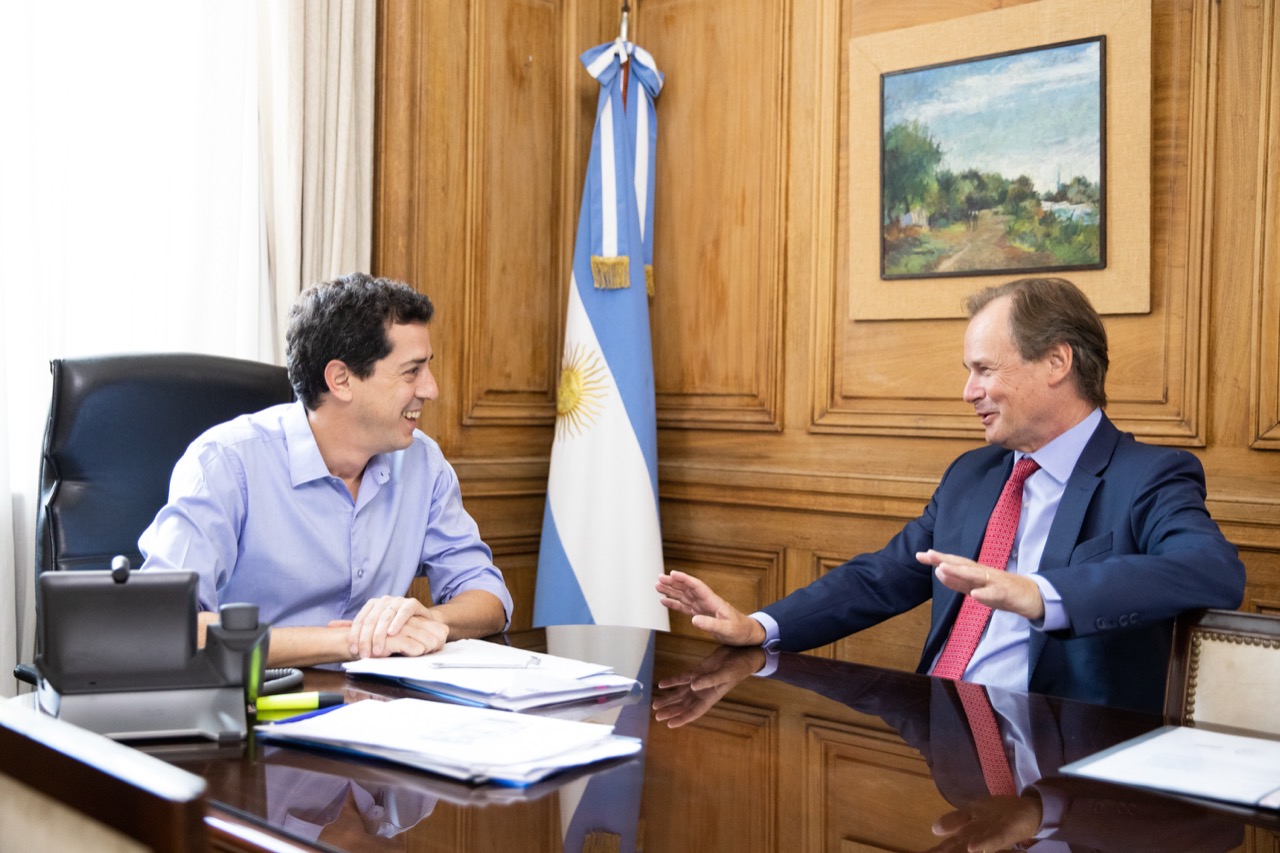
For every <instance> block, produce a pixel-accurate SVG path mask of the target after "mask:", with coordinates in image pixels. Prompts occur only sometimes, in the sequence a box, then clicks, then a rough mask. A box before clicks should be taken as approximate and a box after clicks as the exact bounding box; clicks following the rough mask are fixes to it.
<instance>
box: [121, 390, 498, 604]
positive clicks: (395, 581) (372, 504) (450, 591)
mask: <svg viewBox="0 0 1280 853" xmlns="http://www.w3.org/2000/svg"><path fill="white" fill-rule="evenodd" d="M357 494H358V496H359V497H358V499H354V500H353V499H352V497H351V492H350V491H349V490H348V489H347V487H346V485H345V484H344V483H343V482H342V480H341V479H340V478H338V477H335V476H333V475H332V474H330V473H329V469H328V467H327V466H326V465H325V463H324V459H323V458H322V457H321V456H320V448H319V447H318V446H317V445H316V441H315V437H314V435H312V432H311V425H310V424H309V423H308V421H307V413H306V409H305V408H304V407H303V405H302V403H300V402H295V403H288V404H284V405H280V406H273V407H271V408H269V409H264V410H263V411H261V412H257V413H256V414H252V415H243V416H241V417H239V418H236V419H235V420H233V421H229V422H227V423H224V424H220V425H218V426H216V427H214V428H213V429H211V430H209V431H208V432H206V433H205V434H204V435H202V436H200V437H199V438H198V439H196V440H195V441H194V442H193V443H192V444H191V446H190V447H189V448H187V452H186V453H185V454H184V455H183V456H182V458H181V459H180V460H178V464H177V465H176V466H175V467H174V469H173V477H172V479H171V480H170V484H169V502H168V503H167V504H166V505H165V506H164V508H163V509H161V510H160V512H159V514H158V515H157V516H156V518H155V520H154V521H153V522H152V523H151V526H150V527H148V528H147V529H146V530H145V531H144V532H143V534H142V537H141V538H140V539H139V540H138V547H139V549H140V550H141V552H142V554H143V556H144V557H145V558H146V559H145V562H144V563H143V569H152V568H184V569H192V570H194V571H196V572H198V573H199V575H200V592H199V598H200V607H201V609H202V610H217V609H218V604H219V603H220V602H222V603H225V602H233V601H245V602H249V603H251V604H256V605H258V609H259V610H258V615H259V618H260V619H262V620H264V621H266V622H269V623H271V624H272V625H277V626H305V625H313V626H314V625H326V624H328V623H329V622H330V621H331V620H335V619H351V618H353V617H354V616H355V615H356V614H357V613H358V612H359V611H360V608H361V607H363V606H364V603H365V602H366V601H368V600H369V599H371V598H376V597H378V596H381V595H405V594H406V593H407V592H408V589H409V583H410V581H412V580H413V578H414V577H415V576H418V575H425V576H426V577H427V579H428V580H429V581H430V583H431V595H432V598H433V600H434V601H435V603H437V604H439V603H443V602H445V601H448V600H449V599H450V598H452V597H453V596H455V595H457V594H458V593H459V592H462V591H464V590H471V589H479V590H485V591H487V592H491V593H493V594H494V595H496V596H497V597H498V599H499V600H500V601H501V602H502V605H503V607H504V608H505V609H506V613H507V619H508V621H509V620H510V618H511V595H510V593H509V592H508V591H507V588H506V585H505V584H504V583H503V580H502V573H501V572H500V571H499V570H498V569H497V567H495V566H494V565H493V555H492V553H491V552H490V551H489V548H488V546H487V545H485V544H484V542H483V541H481V539H480V532H479V529H478V528H477V527H476V523H475V521H474V520H473V519H472V518H471V516H470V515H468V514H467V512H466V510H465V509H463V507H462V494H461V491H460V488H459V485H458V477H457V475H456V474H455V473H454V471H453V468H452V467H451V466H450V465H449V463H448V462H447V461H445V458H444V455H443V454H442V453H441V452H440V447H439V446H438V445H437V444H436V443H435V442H434V441H432V440H431V439H430V438H428V437H427V436H426V435H424V434H423V433H422V432H420V431H417V430H415V431H414V434H413V444H412V445H410V446H409V447H408V448H407V449H405V450H398V451H395V452H393V453H385V454H379V455H377V456H374V457H373V458H372V459H370V460H369V463H368V464H367V465H366V466H365V469H364V475H363V479H362V480H361V482H360V488H359V489H358V490H357Z"/></svg>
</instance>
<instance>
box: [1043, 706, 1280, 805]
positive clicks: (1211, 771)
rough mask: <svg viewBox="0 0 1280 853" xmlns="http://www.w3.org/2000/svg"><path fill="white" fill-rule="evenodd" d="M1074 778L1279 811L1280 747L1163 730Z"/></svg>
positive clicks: (1090, 762)
mask: <svg viewBox="0 0 1280 853" xmlns="http://www.w3.org/2000/svg"><path fill="white" fill-rule="evenodd" d="M1061 772H1063V773H1066V774H1068V775H1071V776H1083V777H1086V778H1089V779H1100V780H1102V781H1105V782H1118V783H1120V784H1124V785H1136V786H1139V787H1142V788H1151V789H1154V790H1158V791H1168V792H1171V793H1177V794H1190V795H1191V796H1195V797H1205V798H1207V799H1212V800H1223V801H1226V802H1232V803H1241V804H1244V805H1249V806H1259V807H1262V808H1268V809H1280V741H1274V740H1267V739H1265V738H1255V737H1246V736H1244V735H1235V734H1225V733H1223V732H1215V731H1209V730H1207V729H1197V728H1193V727H1190V726H1165V727H1163V728H1159V729H1156V730H1155V731H1153V732H1149V733H1148V734H1145V735H1143V736H1141V737H1138V738H1134V739H1133V740H1129V741H1126V742H1124V743H1122V744H1119V745H1117V746H1113V747H1111V748H1110V749H1107V750H1104V751H1102V752H1100V753H1098V754H1097V755H1092V756H1090V757H1088V758H1085V759H1082V760H1080V761H1076V762H1073V763H1071V764H1068V765H1066V766H1064V767H1063V768H1062V770H1061Z"/></svg>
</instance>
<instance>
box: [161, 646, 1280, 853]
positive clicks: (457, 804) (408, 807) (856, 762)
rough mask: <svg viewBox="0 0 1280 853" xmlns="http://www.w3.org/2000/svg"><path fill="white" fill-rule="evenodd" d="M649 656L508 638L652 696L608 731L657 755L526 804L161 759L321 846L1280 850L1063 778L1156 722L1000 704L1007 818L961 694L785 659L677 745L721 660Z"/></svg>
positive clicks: (257, 756) (446, 786)
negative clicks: (694, 685)
mask: <svg viewBox="0 0 1280 853" xmlns="http://www.w3.org/2000/svg"><path fill="white" fill-rule="evenodd" d="M651 639H652V637H651V635H650V632H648V631H638V630H637V629H618V628H614V629H608V628H597V627H591V626H579V627H576V628H571V629H563V628H560V629H551V630H550V631H549V632H543V631H532V632H523V633H521V634H517V635H512V636H510V637H509V638H508V641H509V642H511V643H512V644H513V645H518V646H520V647H521V648H528V649H533V650H537V651H550V652H551V653H553V654H561V655H566V656H570V657H579V658H584V659H591V656H592V654H606V653H607V651H606V650H607V649H608V648H609V646H610V645H613V646H614V647H616V648H615V650H617V649H622V650H623V651H624V652H625V655H624V656H625V657H627V660H626V661H623V662H621V664H619V663H618V662H615V661H608V662H610V663H613V664H614V665H615V666H617V667H618V671H620V672H622V671H628V670H627V669H625V667H634V669H632V670H630V671H634V672H636V673H637V674H638V675H639V679H640V681H641V682H642V684H643V685H644V687H645V690H646V693H647V695H646V697H645V698H644V699H643V700H642V701H640V702H637V703H634V704H631V705H626V706H623V707H621V708H619V707H613V708H605V709H603V710H602V714H603V717H604V718H603V719H597V720H596V721H597V722H615V723H616V724H617V726H618V730H619V731H620V733H624V734H630V735H633V736H640V737H647V745H646V748H645V751H644V753H643V755H642V756H638V757H637V758H636V759H633V760H632V762H627V763H623V764H621V765H614V766H606V767H602V768H583V769H582V770H581V771H578V772H575V773H571V774H568V775H562V776H557V777H553V778H550V779H548V780H546V781H544V782H542V783H540V784H539V785H537V786H534V787H531V788H529V789H525V790H524V791H517V790H513V789H495V788H490V787H488V786H479V787H470V786H466V785H460V784H457V783H453V782H450V781H448V780H444V779H442V778H438V777H434V776H431V775H430V774H425V773H418V772H415V771H412V770H405V769H401V768H397V767H395V766H392V765H389V764H382V763H378V762H374V761H362V760H358V759H354V758H347V757H345V756H340V755H331V754H322V753H318V752H314V751H311V750H306V749H296V748H285V747H274V746H267V745H266V744H265V743H262V744H260V743H258V742H256V741H254V740H250V741H249V742H247V743H245V744H242V745H240V746H239V747H238V748H236V749H218V748H212V749H207V750H206V752H205V753H204V754H196V753H195V752H194V751H192V750H190V749H188V751H187V753H186V754H182V753H180V752H177V751H170V752H169V753H168V754H163V753H158V754H161V756H162V757H164V758H166V760H169V761H172V762H173V763H175V764H179V765H180V766H183V767H185V768H186V769H188V770H191V771H193V772H196V773H198V774H199V775H201V776H203V777H205V778H206V779H207V780H208V781H209V796H210V799H211V800H212V801H214V803H215V808H220V809H224V810H225V811H226V812H227V813H230V814H232V815H235V816H238V817H240V818H242V819H245V820H253V821H255V822H257V823H258V824H259V825H262V826H269V827H273V828H275V829H277V830H287V832H288V834H289V835H291V836H292V837H294V838H298V839H301V840H307V841H310V842H312V843H313V844H315V845H316V846H317V847H319V848H320V849H337V850H420V849H423V850H431V851H449V850H458V851H463V850H503V851H530V853H535V851H538V852H541V851H557V853H558V852H559V851H573V853H579V851H581V850H583V849H584V848H585V849H589V850H619V851H627V850H635V849H643V850H647V851H683V850H696V851H718V850H732V851H735V853H737V851H775V850H782V851H792V850H803V851H808V850H812V851H820V850H821V851H841V853H853V851H858V853H863V851H888V850H895V851H926V850H952V849H962V848H961V847H957V846H956V845H958V844H960V842H961V840H962V839H968V838H969V837H970V836H971V835H973V834H974V832H973V830H975V828H976V827H975V826H969V829H970V832H968V833H967V834H966V833H964V832H961V831H958V830H957V831H956V832H953V834H952V835H951V836H950V837H947V836H940V835H937V834H935V826H942V827H943V828H946V827H947V826H949V824H948V821H951V822H952V823H957V824H958V825H960V826H965V825H970V824H975V823H977V822H979V821H987V822H988V823H989V824H990V825H992V826H997V827H998V826H1000V825H1002V822H1003V824H1008V821H1009V820H1010V819H1018V820H1025V819H1026V817H1027V815H1026V813H1025V809H1024V806H1026V805H1029V804H1030V805H1034V806H1035V808H1036V815H1035V829H1033V830H1032V834H1036V833H1037V832H1039V834H1040V835H1041V836H1042V837H1041V838H1039V839H1031V840H1032V842H1033V843H1034V844H1038V845H1040V846H1036V847H1033V848H1032V849H1035V850H1037V851H1041V850H1043V851H1066V850H1073V851H1080V850H1099V851H1102V850H1107V851H1134V850H1162V851H1173V850H1177V851H1181V850H1196V851H1200V850H1203V851H1226V850H1232V849H1233V848H1234V849H1244V850H1250V851H1259V853H1260V851H1263V850H1267V851H1274V850H1276V849H1277V848H1278V847H1280V836H1277V835H1276V834H1275V830H1276V829H1277V828H1280V822H1278V821H1277V819H1276V815H1275V814H1268V813H1261V812H1253V811H1249V810H1232V809H1225V808H1220V807H1218V806H1216V805H1214V804H1210V803H1202V802H1199V801H1194V802H1193V801H1189V800H1185V799H1176V798H1172V797H1163V796H1160V795H1154V794H1146V793H1142V792H1139V791H1136V790H1132V789H1127V788H1121V787H1118V786H1112V785H1106V784H1102V783H1087V782H1085V781H1084V780H1072V779H1066V778H1060V777H1058V776H1057V775H1056V774H1055V771H1056V769H1057V767H1058V766H1060V765H1061V764H1062V763H1064V762H1066V761H1070V760H1072V759H1073V758H1076V757H1081V756H1083V755H1086V754H1088V753H1089V752H1091V751H1096V750H1097V749H1102V748H1105V747H1107V746H1110V745H1113V744H1115V743H1119V742H1121V741H1123V740H1125V739H1127V738H1128V737H1131V736H1132V735H1134V734H1140V733H1142V732H1143V731H1148V730H1150V729H1153V728H1155V727H1157V726H1159V725H1160V724H1161V723H1162V720H1160V719H1159V718H1156V717H1150V716H1146V715H1141V714H1135V713H1132V712H1119V711H1114V710H1110V709H1106V708H1101V707H1097V706H1090V705H1084V704H1081V703H1074V702H1068V701H1064V700H1057V699H1050V698H1047V697H1041V696H1035V695H1031V696H1028V695H1024V694H1009V695H1007V696H1003V697H996V698H997V700H998V701H997V702H996V703H995V704H996V705H997V707H999V706H1000V705H1001V704H1002V701H1000V700H1008V704H1009V705H1010V706H1011V707H1013V708H1014V709H1015V710H1018V709H1020V711H1019V713H1021V714H1023V715H1024V720H1025V730H1024V731H1023V732H1022V733H1021V734H1020V735H1019V737H1020V738H1021V742H1022V743H1023V745H1024V747H1025V751H1026V752H1027V753H1028V754H1029V755H1030V756H1031V759H1032V761H1031V762H1030V763H1028V762H1027V761H1026V760H1025V758H1026V756H1024V757H1023V759H1022V760H1020V763H1021V764H1023V765H1024V772H1022V773H1020V774H1019V775H1020V778H1019V786H1018V787H1019V794H1020V796H1019V797H1015V798H1005V799H1006V800H1011V801H1012V802H1004V801H994V800H993V799H992V798H991V797H990V795H989V794H988V793H987V791H986V789H985V785H984V783H983V777H982V773H981V769H980V767H979V766H978V764H977V760H976V756H975V753H974V748H973V746H972V742H971V741H970V740H969V738H968V734H967V731H966V729H964V728H962V727H961V723H962V721H963V719H964V716H963V712H962V710H961V709H960V706H959V703H958V700H957V696H956V693H955V685H954V684H951V683H949V682H940V681H936V680H934V679H930V678H928V677H925V676H919V675H915V674H910V673H902V672H893V671H887V670H880V669H875V668H872V667H865V666H859V665H855V664H845V663H837V662H833V661H829V660H824V659H821V658H816V657H808V656H801V655H782V656H781V663H780V666H779V668H778V670H777V672H776V674H775V675H774V676H773V677H770V678H759V677H745V678H743V679H741V680H740V681H736V682H735V683H734V684H732V685H729V686H728V687H726V689H725V690H724V691H723V695H722V696H717V699H718V701H714V702H711V703H708V704H707V705H706V707H704V708H701V709H700V714H699V715H698V716H696V717H695V718H693V719H691V720H689V721H688V722H687V723H686V724H685V725H684V726H682V727H680V728H676V729H670V728H668V727H667V725H666V724H665V723H664V722H657V721H654V720H653V719H652V714H651V712H650V711H649V708H650V704H651V701H652V696H651V695H649V694H648V691H649V690H650V685H652V684H655V683H658V682H660V681H663V680H665V679H671V678H674V677H676V676H679V675H680V674H681V673H683V672H686V671H688V670H690V669H692V668H694V667H696V666H697V665H698V664H699V663H700V662H702V661H703V660H704V659H706V658H707V656H708V655H709V654H711V653H712V652H713V651H714V647H713V646H710V645H707V644H705V643H701V642H697V641H692V640H688V639H685V638H680V637H673V636H670V635H665V634H659V635H657V637H656V643H655V644H653V645H650V640H651ZM646 653H649V654H647V655H646ZM650 667H651V669H650ZM306 687H307V689H318V690H343V691H345V692H346V693H347V697H348V701H352V700H354V699H356V698H368V697H377V698H392V697H399V696H406V695H416V696H421V694H416V693H411V692H409V691H406V690H403V689H396V688H393V687H389V686H388V685H385V684H380V683H376V682H368V681H363V680H358V679H346V678H344V676H343V675H342V674H341V673H339V672H333V671H325V670H318V669H317V670H311V671H309V672H308V673H307V683H306ZM655 693H656V695H657V696H659V697H661V696H663V695H665V694H666V693H667V691H663V690H658V691H656V692H655ZM1000 710H1001V713H1004V709H1003V708H1001V709H1000ZM628 715H630V716H628ZM588 719H590V717H588ZM1025 767H1032V768H1034V769H1032V770H1031V771H1030V772H1029V773H1028V772H1025ZM1006 807H1007V808H1006ZM1041 811H1043V817H1041ZM948 816H949V817H948ZM1008 825H1010V826H1015V827H1016V826H1020V824H1008ZM1009 831H1010V832H1015V833H1016V832H1020V831H1021V830H1019V829H1016V828H1015V829H1010V830H1009ZM993 837H994V836H993ZM1242 843H1243V845H1244V846H1243V847H1241V844H1242ZM948 845H950V846H948Z"/></svg>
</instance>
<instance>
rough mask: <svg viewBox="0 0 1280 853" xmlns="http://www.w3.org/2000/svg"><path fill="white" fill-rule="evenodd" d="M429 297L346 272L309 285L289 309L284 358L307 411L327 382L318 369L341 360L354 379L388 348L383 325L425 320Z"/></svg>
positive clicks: (317, 401) (428, 315)
mask: <svg viewBox="0 0 1280 853" xmlns="http://www.w3.org/2000/svg"><path fill="white" fill-rule="evenodd" d="M434 313H435V308H434V307H433V306H432V305H431V300H430V299H428V298H427V297H426V296H425V295H423V294H421V293H418V292H417V291H416V290H414V289H413V288H412V287H410V286H409V285H407V284H404V283H403V282H399V281H393V280H391V279H388V278H374V277H373V276H369V275H365V274H364V273H351V274H350V275H344V276H342V277H341V278H338V279H334V280H333V281H326V282H322V283H321V284H317V285H315V286H313V287H309V288H307V289H306V290H304V291H302V293H300V294H299V295H298V298H297V300H295V301H294V303H293V307H292V308H290V309H289V328H288V331H286V332H285V358H286V360H287V361H288V364H289V382H290V383H291V384H292V385H293V393H295V394H297V395H298V399H299V400H301V401H302V403H303V405H305V406H306V407H307V408H308V409H313V410H314V409H316V408H318V407H319V406H320V402H321V400H322V398H323V395H324V393H325V392H326V391H328V390H329V386H328V385H327V384H326V382H325V378H324V369H325V365H327V364H328V363H329V362H330V361H333V360H334V359H337V360H338V361H341V362H343V363H344V364H346V365H347V367H348V368H349V369H350V370H351V372H352V373H353V374H355V375H356V376H357V377H358V378H360V379H365V378H367V377H368V376H369V374H371V373H372V372H373V365H374V364H375V363H377V362H378V361H379V360H381V359H383V358H386V357H387V354H388V353H390V352H391V343H390V341H388V340H387V329H388V328H390V327H391V325H392V324H397V323H428V322H430V321H431V316H432V314H434Z"/></svg>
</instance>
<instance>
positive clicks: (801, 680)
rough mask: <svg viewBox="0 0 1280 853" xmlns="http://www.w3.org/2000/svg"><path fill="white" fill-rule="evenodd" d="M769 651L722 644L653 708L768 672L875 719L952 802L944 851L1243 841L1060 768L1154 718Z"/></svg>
mask: <svg viewBox="0 0 1280 853" xmlns="http://www.w3.org/2000/svg"><path fill="white" fill-rule="evenodd" d="M765 657H766V653H765V652H764V651H763V650H762V649H758V648H731V647H727V646H722V647H721V648H719V649H717V650H716V651H715V652H713V653H712V654H711V655H710V656H709V657H708V658H707V659H706V660H704V661H703V662H702V663H701V664H699V665H698V666H697V667H695V668H694V669H693V670H691V671H689V672H686V673H684V674H682V675H680V676H677V677H674V678H670V679H664V680H663V682H662V683H661V685H660V686H661V687H662V688H663V689H664V690H666V691H669V692H667V693H666V695H664V696H662V697H661V698H659V699H657V700H656V701H655V702H654V708H655V711H656V713H655V716H656V717H657V719H658V720H660V721H666V722H667V723H668V725H685V724H687V723H690V722H692V721H693V720H695V719H697V718H698V717H699V716H701V715H702V714H704V713H706V712H707V711H708V710H709V709H710V708H711V707H712V706H713V705H714V704H715V703H716V702H717V701H719V699H720V698H722V697H723V696H724V695H725V694H726V693H728V692H729V690H731V689H732V687H733V686H734V685H736V684H738V683H739V682H741V681H742V680H743V679H744V678H746V677H748V676H749V675H750V674H752V673H755V672H756V671H757V670H763V671H765V672H770V673H771V674H770V675H769V678H771V679H773V680H778V681H783V682H786V683H788V684H793V685H795V686H797V687H803V688H805V689H806V690H811V691H813V692H815V693H818V694H820V695H822V696H825V697H827V698H829V699H832V700H834V701H836V702H839V703H841V704H843V705H846V706H848V707H850V708H852V709H854V710H855V711H858V712H859V713H863V714H869V715H873V716H877V717H880V718H881V719H882V720H884V721H885V722H886V723H887V724H889V725H890V726H892V727H893V728H894V729H895V730H896V731H897V732H898V734H899V735H900V736H901V737H902V739H903V741H905V742H906V743H907V744H909V745H910V746H912V747H913V748H914V749H916V750H917V751H918V752H919V753H920V754H921V756H923V757H924V759H925V761H926V763H927V764H928V765H929V769H930V772H931V774H932V775H933V779H934V784H935V785H937V788H938V792H939V793H941V794H942V796H943V797H944V798H945V799H946V800H947V801H948V802H949V803H951V804H952V805H954V806H955V807H956V810H955V811H953V812H950V813H948V814H945V815H942V816H940V817H939V818H938V820H937V821H936V822H935V823H934V826H933V831H934V833H935V834H937V835H939V836H941V837H943V838H944V839H945V840H944V841H943V842H942V843H941V844H940V845H939V846H938V847H936V848H935V850H937V851H965V850H984V849H985V850H997V849H1004V848H1007V847H1009V846H1011V845H1013V844H1016V843H1018V842H1027V843H1026V844H1025V845H1024V848H1023V849H1028V850H1034V851H1036V853H1066V851H1081V850H1090V849H1097V850H1111V851H1141V850H1150V851H1153V853H1155V852H1156V851H1158V853H1167V851H1170V850H1195V851H1204V853H1209V851H1225V850H1230V849H1232V848H1234V847H1236V846H1238V845H1239V844H1240V842H1241V835H1242V833H1241V829H1240V826H1239V824H1238V823H1236V822H1235V821H1233V820H1229V819H1226V818H1219V817H1216V816H1214V815H1212V814H1210V813H1208V812H1205V811H1202V810H1200V809H1197V808H1196V807H1194V806H1190V805H1187V804H1185V803H1182V802H1180V801H1177V800H1173V799H1168V798H1163V797H1159V796H1156V795H1148V794H1145V793H1143V792H1139V791H1136V790H1135V791H1131V790H1128V789H1121V788H1117V787H1115V786H1110V785H1103V784H1100V783H1092V782H1086V781H1083V780H1076V779H1067V778H1060V777H1056V775H1055V774H1056V772H1057V770H1058V768H1060V767H1061V766H1062V765H1064V764H1067V763H1069V762H1071V761H1075V760H1078V759H1081V758H1084V757H1086V756H1089V755H1092V754H1094V753H1095V752H1098V751H1100V750H1102V749H1106V748H1108V747H1110V746H1114V745H1115V744H1117V743H1121V742H1123V741H1125V740H1128V739H1129V738H1132V737H1136V736H1138V735H1140V734H1144V733H1145V732H1147V731H1150V729H1151V728H1152V726H1153V724H1155V722H1156V721H1155V720H1154V719H1153V718H1151V717H1149V716H1146V715H1141V714H1133V713H1130V712H1126V711H1119V710H1115V709H1103V708H1099V707H1097V706H1092V705H1087V704H1084V703H1079V702H1071V701H1060V700H1055V699H1050V698H1049V697H1046V696H1042V695H1038V694H1027V693H1022V692H1017V691H1006V690H1001V689H999V688H986V687H983V686H982V685H978V684H972V683H966V682H952V681H949V680H945V679H938V678H928V679H926V678H921V677H919V676H916V675H910V674H906V673H900V672H893V671H889V670H880V669H875V668H872V667H865V666H857V665H850V664H844V663H838V662H833V661H828V660H823V659H820V658H812V657H804V656H800V655H788V654H784V655H773V656H771V658H772V660H770V661H769V662H768V663H766V661H765ZM775 667H776V669H775ZM984 706H985V708H984ZM983 714H986V715H988V716H987V719H988V720H989V721H990V722H991V723H992V724H993V725H994V727H995V728H994V730H993V731H994V736H995V743H994V746H993V745H991V744H985V745H982V744H980V740H981V732H982V725H981V720H982V715H983ZM1002 786H1004V787H1002Z"/></svg>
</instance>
